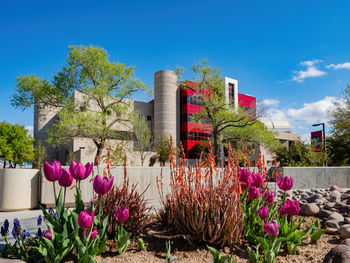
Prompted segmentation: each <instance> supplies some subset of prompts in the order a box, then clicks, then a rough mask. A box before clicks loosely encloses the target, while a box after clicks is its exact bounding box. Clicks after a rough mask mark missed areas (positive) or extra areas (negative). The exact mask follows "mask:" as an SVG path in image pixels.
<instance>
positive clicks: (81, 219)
mask: <svg viewBox="0 0 350 263" xmlns="http://www.w3.org/2000/svg"><path fill="white" fill-rule="evenodd" d="M94 216H95V212H94V211H91V212H90V211H89V210H84V211H81V212H80V214H79V216H78V224H79V226H80V227H81V228H84V229H85V228H89V227H90V226H91V224H92V222H93V221H94Z"/></svg>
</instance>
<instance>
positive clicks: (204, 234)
mask: <svg viewBox="0 0 350 263" xmlns="http://www.w3.org/2000/svg"><path fill="white" fill-rule="evenodd" d="M171 146H172V142H171ZM210 152H211V144H210V142H209V153H210ZM172 153H173V155H176V153H175V152H174V151H172ZM173 155H170V156H169V162H170V177H171V178H170V181H171V183H170V186H171V191H170V193H169V194H168V195H166V196H165V197H164V194H163V186H162V184H163V177H162V175H161V177H160V178H159V179H158V180H157V182H158V189H159V192H160V195H161V196H162V203H163V210H162V211H161V212H160V214H159V216H160V218H161V221H162V222H163V223H164V224H165V225H167V226H168V227H173V228H174V230H175V231H176V232H178V233H179V234H183V235H186V236H187V237H188V238H189V239H190V240H191V241H199V242H206V243H208V244H212V245H218V246H225V245H231V244H233V243H235V242H237V241H238V240H239V238H240V236H241V230H242V227H243V224H242V223H243V221H242V209H241V203H240V188H239V183H238V171H239V167H238V165H237V159H236V158H235V157H234V156H233V154H232V151H231V149H230V148H229V158H228V164H227V166H226V167H225V168H224V169H223V170H222V171H220V172H219V171H218V170H217V169H216V168H215V161H214V156H212V155H210V154H208V159H207V161H206V162H205V163H202V161H201V159H199V161H198V162H197V164H196V165H195V166H193V167H191V166H188V167H187V168H186V166H185V163H186V158H185V155H184V152H183V151H182V154H181V157H180V160H179V164H178V165H176V161H175V160H174V159H173V157H172V156H173Z"/></svg>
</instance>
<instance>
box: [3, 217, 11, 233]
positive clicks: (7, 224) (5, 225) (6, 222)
mask: <svg viewBox="0 0 350 263" xmlns="http://www.w3.org/2000/svg"><path fill="white" fill-rule="evenodd" d="M9 227H10V223H9V221H8V219H5V221H4V228H5V229H7V231H8V230H9Z"/></svg>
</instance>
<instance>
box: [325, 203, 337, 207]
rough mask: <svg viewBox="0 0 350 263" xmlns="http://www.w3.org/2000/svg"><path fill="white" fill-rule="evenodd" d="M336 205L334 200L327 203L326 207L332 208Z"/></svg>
mask: <svg viewBox="0 0 350 263" xmlns="http://www.w3.org/2000/svg"><path fill="white" fill-rule="evenodd" d="M334 206H335V203H333V202H328V203H326V204H325V207H326V208H328V209H331V208H333V207H334Z"/></svg>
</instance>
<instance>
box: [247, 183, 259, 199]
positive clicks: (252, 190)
mask: <svg viewBox="0 0 350 263" xmlns="http://www.w3.org/2000/svg"><path fill="white" fill-rule="evenodd" d="M259 194H260V188H257V187H255V186H252V185H251V186H249V192H248V197H249V198H250V199H257V198H258V197H259Z"/></svg>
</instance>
